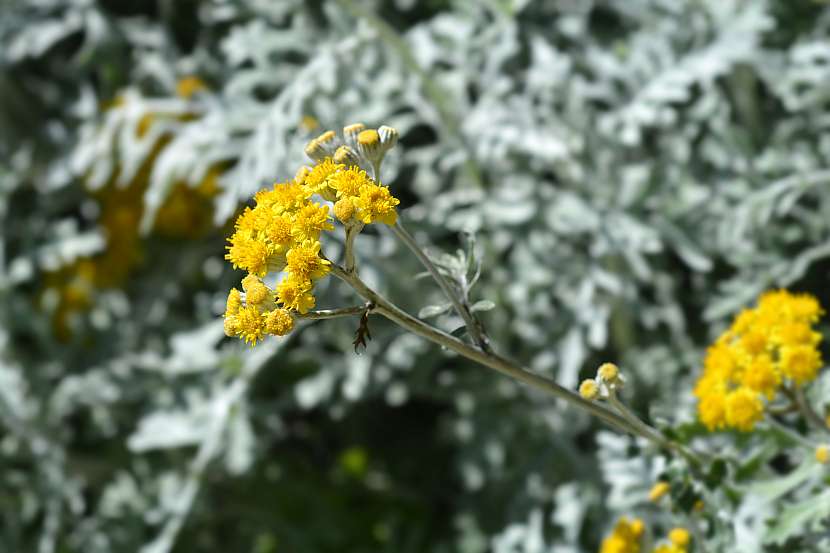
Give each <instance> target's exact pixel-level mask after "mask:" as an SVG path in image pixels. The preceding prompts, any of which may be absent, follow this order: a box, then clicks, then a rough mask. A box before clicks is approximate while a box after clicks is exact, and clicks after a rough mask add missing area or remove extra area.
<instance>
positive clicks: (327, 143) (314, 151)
mask: <svg viewBox="0 0 830 553" xmlns="http://www.w3.org/2000/svg"><path fill="white" fill-rule="evenodd" d="M338 145H339V143H338V140H337V135H336V134H334V131H326V132H324V133H323V134H321V135H320V136H318V137H317V138H315V139H313V140H312V141H311V142H309V143H308V145H307V146H306V147H305V154H306V155H307V156H308V157H310V158H311V159H313V160H314V161H318V162H319V161H323V160H324V159H326V158H327V157H331V156H332V155H334V152H335V151H336V150H337V146H338Z"/></svg>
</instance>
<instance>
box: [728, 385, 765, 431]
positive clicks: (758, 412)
mask: <svg viewBox="0 0 830 553" xmlns="http://www.w3.org/2000/svg"><path fill="white" fill-rule="evenodd" d="M763 415H764V405H763V403H761V399H760V398H759V397H758V394H757V393H756V392H753V391H752V390H749V389H747V388H738V389H737V390H735V391H734V392H729V393H728V394H727V395H726V424H727V425H729V426H730V427H732V428H736V429H738V430H741V431H742V432H749V431H751V430H752V429H753V428H755V423H756V422H758V421H759V420H761V418H762V417H763Z"/></svg>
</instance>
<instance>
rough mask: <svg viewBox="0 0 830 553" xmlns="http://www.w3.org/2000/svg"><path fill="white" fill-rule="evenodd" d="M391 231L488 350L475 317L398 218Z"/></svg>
mask: <svg viewBox="0 0 830 553" xmlns="http://www.w3.org/2000/svg"><path fill="white" fill-rule="evenodd" d="M392 232H394V233H395V236H397V237H398V238H400V239H401V241H402V242H403V243H404V244H406V246H407V247H408V248H409V249H410V250H411V251H412V253H414V254H415V257H417V258H418V260H419V261H420V262H421V264H422V265H423V266H424V267H426V270H427V271H429V274H430V275H432V278H433V279H435V281H436V282H437V283H438V286H440V287H441V290H442V291H443V292H444V295H445V296H447V299H449V300H450V302H452V305H453V308H454V309H455V311H456V313H458V315H459V316H460V317H461V319H462V320H463V321H464V325H465V326H466V327H467V332H469V333H470V336H471V337H472V339H473V341H474V342H475V343H476V345H478V347H480V348H481V349H482V350H484V351H487V352H489V351H490V349H491V346H490V341H489V340H488V339H487V337H486V336H485V335H484V333H483V332H482V331H481V327H480V326H479V324H478V322H477V321H476V319H475V317H473V314H472V313H471V312H470V309H469V308H468V307H467V306H466V305H465V304H463V303H462V302H461V301H460V300H459V299H458V294H456V292H455V290H453V289H452V287H451V285H450V283H449V282H447V279H446V278H445V277H444V275H442V274H441V271H439V270H438V267H436V266H435V264H434V263H433V262H432V260H431V259H430V258H429V256H428V255H427V254H426V252H424V251H423V250H422V249H421V246H419V245H418V242H416V241H415V238H413V237H412V235H411V234H409V231H407V230H406V229H405V228H404V226H403V225H402V224H401V221H400V219H398V221H397V222H396V223H395V225H394V226H393V227H392Z"/></svg>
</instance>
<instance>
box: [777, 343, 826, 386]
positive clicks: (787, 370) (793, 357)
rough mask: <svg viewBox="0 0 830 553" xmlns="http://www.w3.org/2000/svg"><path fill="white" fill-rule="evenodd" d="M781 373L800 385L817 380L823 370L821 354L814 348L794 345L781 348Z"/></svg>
mask: <svg viewBox="0 0 830 553" xmlns="http://www.w3.org/2000/svg"><path fill="white" fill-rule="evenodd" d="M780 363H781V372H782V373H783V374H784V376H787V377H789V378H790V379H792V381H793V382H795V383H796V384H798V385H801V384H804V383H805V382H809V381H811V380H813V379H815V377H816V374H818V370H819V369H820V368H821V365H822V360H821V352H819V351H818V350H817V349H816V348H815V347H814V346H803V345H792V346H785V347H782V348H781V361H780Z"/></svg>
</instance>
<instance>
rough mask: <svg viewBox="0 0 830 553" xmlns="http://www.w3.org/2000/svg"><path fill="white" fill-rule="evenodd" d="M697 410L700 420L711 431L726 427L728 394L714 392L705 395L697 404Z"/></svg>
mask: <svg viewBox="0 0 830 553" xmlns="http://www.w3.org/2000/svg"><path fill="white" fill-rule="evenodd" d="M697 412H698V417H699V418H700V422H702V423H703V425H704V426H705V427H706V428H708V429H709V430H710V431H712V430H720V429H722V428H725V427H726V394H725V393H721V392H714V393H707V394H705V395H703V396H702V397H701V399H700V402H699V403H698V404H697Z"/></svg>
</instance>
